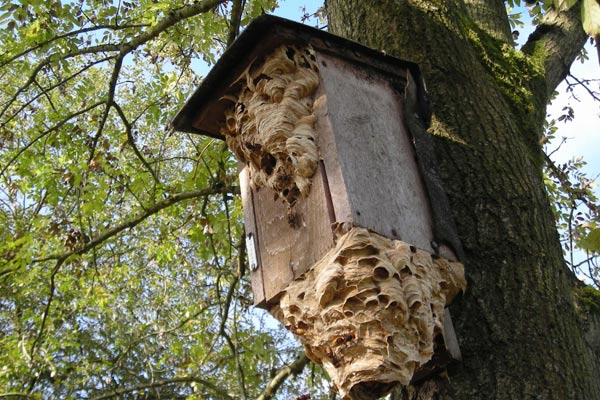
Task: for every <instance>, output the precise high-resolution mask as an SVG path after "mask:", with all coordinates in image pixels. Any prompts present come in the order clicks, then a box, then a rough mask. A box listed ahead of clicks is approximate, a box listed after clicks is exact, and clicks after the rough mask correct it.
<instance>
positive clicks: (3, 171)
mask: <svg viewBox="0 0 600 400" xmlns="http://www.w3.org/2000/svg"><path fill="white" fill-rule="evenodd" d="M102 104H105V102H104V101H100V102H98V103H95V104H92V105H91V106H89V107H86V108H84V109H83V110H79V111H77V112H75V113H73V114H71V115H69V116H68V117H67V118H65V119H63V120H62V121H60V122H59V123H57V124H56V125H54V126H52V127H50V128H49V129H47V130H45V131H43V132H42V133H40V134H39V135H38V136H37V137H36V138H34V139H33V140H32V141H31V142H29V143H28V144H27V145H25V146H24V147H22V148H20V149H19V151H18V152H17V153H16V154H15V155H14V156H12V157H11V159H10V160H8V162H7V163H6V165H4V166H3V167H2V170H1V171H0V175H4V173H5V172H6V170H7V169H8V167H10V166H11V165H12V163H14V162H15V160H16V159H17V158H19V156H20V155H21V154H23V153H24V152H25V151H27V149H29V148H30V147H31V146H33V145H34V144H35V143H36V142H37V141H38V140H40V139H42V138H43V137H44V136H46V135H49V134H50V133H52V132H54V131H55V130H57V129H59V128H60V127H61V126H63V125H64V124H66V123H67V122H69V121H70V120H72V119H73V118H75V117H78V116H80V115H82V114H85V113H87V112H89V111H91V110H93V109H94V108H96V107H99V106H101V105H102Z"/></svg>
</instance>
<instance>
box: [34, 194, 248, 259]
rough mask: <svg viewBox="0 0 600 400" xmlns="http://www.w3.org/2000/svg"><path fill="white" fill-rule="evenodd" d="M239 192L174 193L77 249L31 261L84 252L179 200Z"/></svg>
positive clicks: (59, 257) (58, 257) (67, 256)
mask: <svg viewBox="0 0 600 400" xmlns="http://www.w3.org/2000/svg"><path fill="white" fill-rule="evenodd" d="M239 192H240V188H239V187H237V186H219V187H209V188H206V189H201V190H193V191H190V192H182V193H176V194H174V195H172V196H169V197H167V198H166V199H164V200H163V201H159V202H158V203H156V204H154V205H153V206H152V207H147V208H146V209H145V210H144V212H142V213H140V214H138V215H137V216H135V217H133V218H132V219H130V220H128V221H125V222H123V223H121V224H119V225H117V226H115V227H113V228H111V229H109V230H107V231H105V232H104V233H102V234H100V235H98V236H97V237H95V238H93V239H92V240H90V241H89V242H87V243H85V244H84V245H83V246H81V247H80V248H78V249H74V250H71V251H67V252H64V253H58V254H51V255H49V256H47V257H42V258H38V259H35V260H33V262H34V263H39V262H45V261H50V260H59V259H62V258H64V259H65V260H66V259H67V258H69V257H70V256H72V255H77V254H84V253H86V252H87V251H89V250H91V249H93V248H94V247H96V246H98V245H100V244H102V243H103V242H105V241H106V240H108V239H110V238H112V237H113V236H115V235H117V234H119V233H121V232H122V231H124V230H125V229H130V228H133V227H135V226H137V225H138V224H140V223H141V222H142V221H144V220H145V219H147V218H148V217H150V216H152V215H154V214H156V213H158V212H159V211H161V210H163V209H165V208H167V207H169V206H171V205H173V204H176V203H179V202H181V201H184V200H190V199H196V198H200V197H206V196H210V195H215V194H223V193H235V194H238V193H239Z"/></svg>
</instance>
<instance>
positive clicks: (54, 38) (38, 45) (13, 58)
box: [0, 24, 150, 67]
mask: <svg viewBox="0 0 600 400" xmlns="http://www.w3.org/2000/svg"><path fill="white" fill-rule="evenodd" d="M148 26H150V24H131V25H123V26H115V25H96V26H93V27H89V28H82V29H78V30H75V31H71V32H67V33H64V34H62V35H58V36H55V37H53V38H50V39H48V40H45V41H43V42H41V43H38V44H36V45H35V46H33V47H30V48H28V49H26V50H24V51H22V52H20V53H18V54H15V55H14V56H12V57H10V58H9V59H8V60H6V61H3V62H1V63H0V67H4V66H5V65H8V64H10V63H11V62H13V61H15V60H16V59H18V58H21V57H23V56H25V55H27V54H29V53H31V52H32V51H35V50H37V49H39V48H41V47H44V46H46V45H48V44H50V43H52V42H54V41H57V40H60V39H65V38H67V37H69V36H77V35H80V34H82V33H87V32H93V31H97V30H102V29H108V30H113V31H118V30H124V29H139V28H145V27H148Z"/></svg>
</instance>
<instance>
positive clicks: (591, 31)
mask: <svg viewBox="0 0 600 400" xmlns="http://www.w3.org/2000/svg"><path fill="white" fill-rule="evenodd" d="M581 22H582V23H583V30H584V31H585V33H587V34H588V35H590V36H593V37H597V36H598V35H600V3H598V1H597V0H583V5H582V7H581Z"/></svg>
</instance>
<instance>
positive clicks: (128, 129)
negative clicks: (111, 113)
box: [113, 102, 160, 184]
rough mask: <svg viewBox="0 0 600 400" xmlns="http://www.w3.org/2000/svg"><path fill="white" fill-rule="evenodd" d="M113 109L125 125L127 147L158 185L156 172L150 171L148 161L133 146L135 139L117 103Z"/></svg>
mask: <svg viewBox="0 0 600 400" xmlns="http://www.w3.org/2000/svg"><path fill="white" fill-rule="evenodd" d="M113 107H114V109H115V110H116V111H117V114H119V117H120V118H121V121H122V122H123V125H125V133H126V134H127V143H129V145H130V146H131V148H132V149H133V152H134V153H135V155H136V156H137V158H138V159H139V160H140V161H141V162H142V164H144V167H146V169H147V170H148V171H149V172H150V174H151V175H152V177H153V178H154V181H155V182H156V183H157V184H159V183H160V181H159V180H158V176H156V172H154V170H153V169H152V167H151V166H150V164H149V163H148V161H146V159H145V158H144V156H143V155H142V153H141V152H140V150H139V149H138V147H137V145H136V144H135V139H134V138H133V133H132V132H131V124H130V123H129V121H128V120H127V117H126V116H125V113H124V112H123V110H122V109H121V106H119V105H118V104H117V103H115V102H113Z"/></svg>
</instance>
